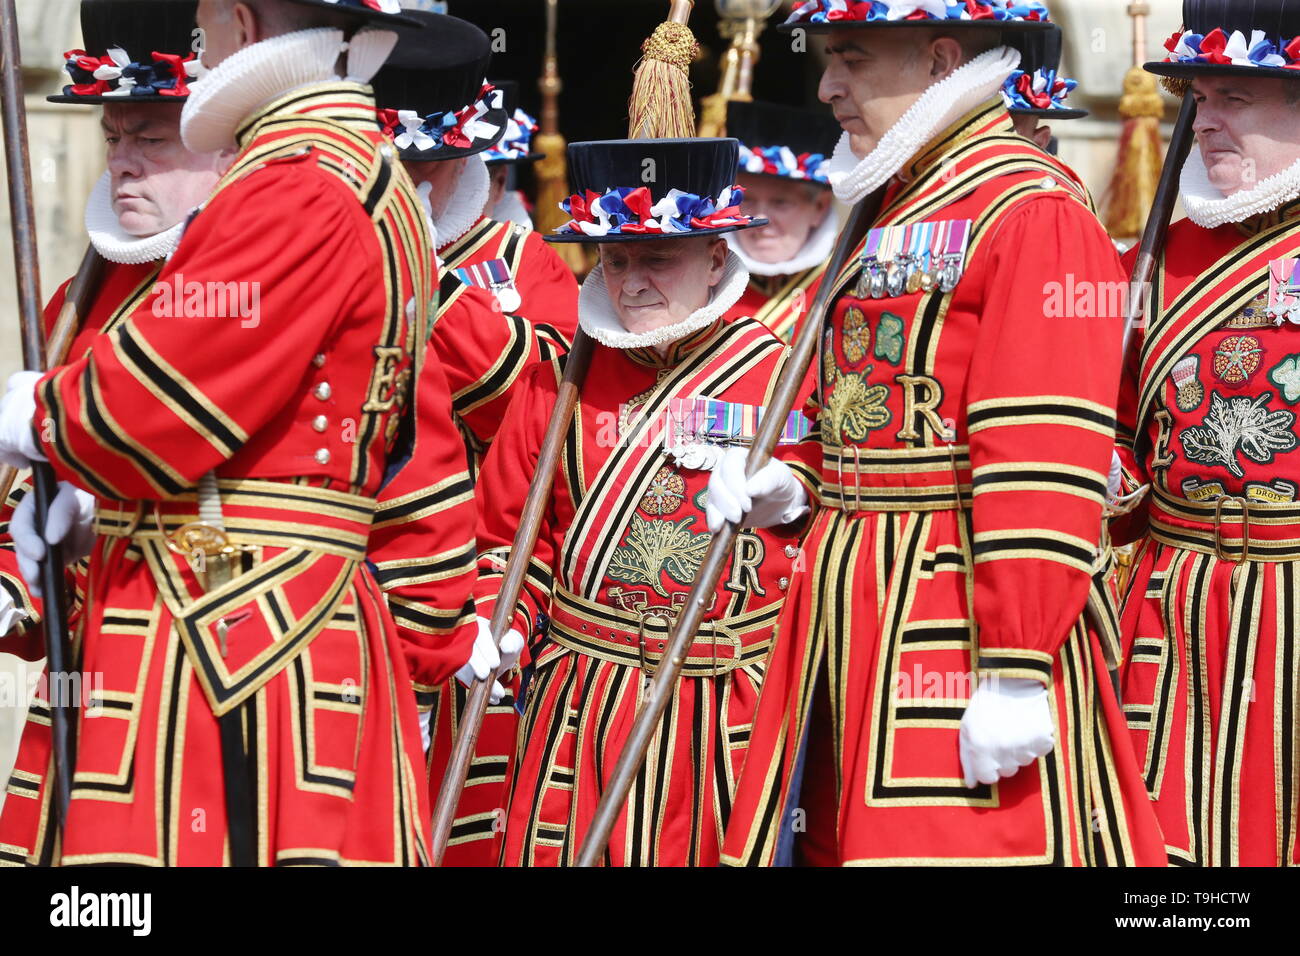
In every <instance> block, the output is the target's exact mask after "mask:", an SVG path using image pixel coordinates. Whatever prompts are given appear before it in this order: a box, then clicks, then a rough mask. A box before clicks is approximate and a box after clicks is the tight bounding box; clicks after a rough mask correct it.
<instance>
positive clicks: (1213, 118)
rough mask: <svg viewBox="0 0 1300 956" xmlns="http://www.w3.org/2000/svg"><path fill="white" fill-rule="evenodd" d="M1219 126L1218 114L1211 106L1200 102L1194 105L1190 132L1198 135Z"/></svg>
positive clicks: (1209, 131) (1212, 130) (1213, 130)
mask: <svg viewBox="0 0 1300 956" xmlns="http://www.w3.org/2000/svg"><path fill="white" fill-rule="evenodd" d="M1220 128H1221V126H1220V120H1219V114H1218V113H1217V112H1216V111H1215V109H1214V108H1213V107H1211V106H1207V105H1206V104H1205V103H1200V104H1198V105H1197V107H1196V118H1195V119H1193V120H1192V132H1194V133H1196V134H1197V135H1198V136H1199V135H1201V134H1203V133H1213V132H1216V131H1217V130H1219V129H1220Z"/></svg>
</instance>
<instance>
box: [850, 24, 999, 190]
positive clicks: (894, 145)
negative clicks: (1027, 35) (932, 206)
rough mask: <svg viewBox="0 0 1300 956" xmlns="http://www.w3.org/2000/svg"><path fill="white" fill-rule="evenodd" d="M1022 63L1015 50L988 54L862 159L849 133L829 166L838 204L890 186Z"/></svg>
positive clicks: (943, 84)
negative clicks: (937, 136) (938, 136)
mask: <svg viewBox="0 0 1300 956" xmlns="http://www.w3.org/2000/svg"><path fill="white" fill-rule="evenodd" d="M1019 63H1020V54H1019V53H1018V52H1017V51H1015V50H1013V49H1011V48H1010V47H1005V46H1000V47H997V48H996V49H993V50H986V51H985V52H984V53H981V54H980V55H979V56H977V57H975V59H973V60H971V61H970V62H969V63H965V64H963V65H961V66H959V67H958V68H957V69H955V70H953V71H952V73H951V74H949V75H948V76H947V77H946V78H944V79H942V80H940V81H939V82H938V83H935V84H934V85H933V86H931V87H930V88H929V89H927V90H926V91H925V92H924V93H922V94H921V95H920V96H919V97H917V100H916V102H915V103H913V104H912V105H911V106H910V107H908V110H907V112H906V113H904V114H903V115H902V116H900V117H899V118H898V122H896V123H895V124H894V125H893V126H891V127H889V131H888V132H887V133H885V135H884V136H882V137H881V138H880V142H879V143H877V144H876V148H875V149H873V150H872V151H871V152H870V153H868V154H867V155H866V156H864V157H863V158H862V159H858V158H857V157H856V156H854V154H853V151H852V149H851V148H850V146H849V134H848V133H844V134H843V135H842V136H841V137H840V141H839V143H838V144H837V145H836V147H835V152H834V153H832V154H831V158H830V163H829V164H828V166H827V169H828V171H829V175H830V181H831V185H832V187H833V188H834V189H835V198H837V199H838V200H839V201H840V202H843V203H849V204H852V203H856V202H858V201H859V200H861V199H862V198H863V197H864V196H866V195H868V194H869V193H872V192H874V191H875V190H876V189H878V188H880V187H881V186H883V185H884V184H885V182H886V181H887V180H888V179H889V177H891V176H893V175H894V174H895V173H897V172H898V171H899V170H900V169H902V168H903V164H904V163H906V162H907V161H908V160H909V159H911V158H912V157H914V156H915V155H916V153H917V151H918V150H919V149H921V147H922V146H924V145H925V144H926V143H928V142H930V140H932V139H934V136H935V134H936V133H939V132H941V131H942V130H944V129H946V128H947V127H949V126H951V125H952V124H953V123H954V122H956V121H957V120H958V119H960V118H961V117H962V116H965V115H966V114H967V113H969V112H970V111H971V110H973V109H974V108H975V107H976V106H978V105H979V104H980V103H982V102H983V101H984V100H987V99H989V98H991V97H992V96H994V95H995V94H996V93H997V92H998V90H999V89H1001V87H1002V84H1003V82H1005V80H1006V78H1007V77H1009V76H1010V75H1011V72H1012V71H1013V70H1014V69H1015V68H1016V66H1017V65H1019Z"/></svg>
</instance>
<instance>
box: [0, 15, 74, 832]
mask: <svg viewBox="0 0 1300 956" xmlns="http://www.w3.org/2000/svg"><path fill="white" fill-rule="evenodd" d="M21 63H22V60H21V54H20V53H19V49H18V16H17V14H16V13H15V12H14V0H0V104H2V105H3V112H4V141H5V165H6V168H7V169H8V173H9V213H10V225H11V226H12V228H13V237H14V272H15V275H16V277H17V280H18V281H17V284H18V313H19V317H20V319H21V320H22V330H23V366H24V367H25V368H27V369H30V370H32V371H41V370H43V369H44V368H45V336H44V334H43V329H42V322H41V273H40V265H39V262H38V260H37V254H36V212H35V207H34V205H33V203H32V177H31V164H30V160H29V158H28V147H27V110H26V106H25V104H24V103H23V81H22V72H21V71H22V67H21ZM32 488H33V494H34V496H35V502H36V527H37V528H41V529H43V528H44V527H45V522H46V518H47V516H48V515H49V510H50V502H51V501H53V500H54V495H55V494H56V493H57V491H58V481H57V479H56V478H55V477H54V469H53V468H51V467H50V465H49V463H48V462H43V461H40V462H33V463H32ZM41 589H42V592H43V594H44V598H45V600H44V608H43V610H44V613H43V615H42V620H43V622H44V625H45V657H46V661H47V664H46V674H47V675H48V677H49V679H50V709H51V717H52V719H51V724H52V727H51V729H52V731H53V749H54V798H55V799H54V807H55V811H56V812H55V818H56V820H57V821H58V822H59V824H60V825H62V824H63V823H64V822H66V820H67V813H68V801H69V798H70V797H71V783H72V777H71V773H70V771H71V768H72V767H73V759H74V755H73V740H72V723H71V720H70V719H69V714H68V707H69V705H75V704H76V703H77V702H76V701H67V700H65V699H64V696H65V694H64V691H65V689H66V688H67V687H69V686H71V685H72V682H71V681H68V680H66V679H65V675H66V674H67V665H68V654H67V640H68V618H67V613H68V611H67V593H66V591H65V590H64V580H63V549H62V548H61V547H59V546H58V545H51V546H50V547H48V548H47V549H46V552H45V560H44V561H43V562H42V563H41Z"/></svg>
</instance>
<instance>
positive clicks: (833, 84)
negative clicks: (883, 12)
mask: <svg viewBox="0 0 1300 956" xmlns="http://www.w3.org/2000/svg"><path fill="white" fill-rule="evenodd" d="M826 55H827V57H828V58H829V60H828V62H827V64H826V70H825V72H823V73H822V79H821V83H820V84H819V86H818V88H817V96H818V98H819V99H820V100H821V101H822V102H823V103H829V104H830V106H831V109H832V110H833V111H834V113H835V118H836V119H837V120H839V124H840V126H841V127H843V128H844V130H845V132H847V133H848V134H849V145H850V146H851V147H852V148H853V153H854V155H855V156H857V157H858V158H859V159H861V158H862V157H864V156H866V155H867V154H868V153H870V152H871V151H872V150H873V149H875V148H876V144H877V143H879V142H880V139H881V137H883V136H884V135H885V133H887V132H888V131H889V128H890V127H891V126H893V125H894V124H895V123H896V122H898V119H899V118H900V117H901V116H902V115H903V114H904V113H905V112H907V110H908V108H909V107H910V106H911V105H912V104H913V103H915V102H916V100H917V98H918V97H919V96H920V95H921V94H922V93H924V92H925V91H926V90H927V89H928V88H929V87H931V86H933V85H934V84H935V83H937V82H939V81H940V80H942V79H944V78H945V77H947V76H948V75H949V74H950V73H952V71H953V70H955V69H956V68H957V67H958V66H959V65H960V64H961V58H962V53H961V45H960V44H959V43H958V42H957V41H956V40H954V39H953V38H952V37H946V36H935V35H933V34H931V33H930V32H928V31H924V32H921V33H920V34H919V35H912V31H911V28H907V29H902V30H852V31H844V32H843V33H842V34H836V33H831V34H829V36H828V38H827V42H826Z"/></svg>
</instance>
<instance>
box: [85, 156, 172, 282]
mask: <svg viewBox="0 0 1300 956" xmlns="http://www.w3.org/2000/svg"><path fill="white" fill-rule="evenodd" d="M112 189H113V177H112V176H110V175H109V174H108V173H104V175H103V176H101V177H99V182H97V183H95V188H94V189H93V190H91V193H90V199H88V200H87V201H86V232H87V233H89V234H90V244H91V245H93V246H94V247H95V251H96V252H98V253H99V254H100V255H101V256H103V257H104V258H105V259H107V260H108V261H109V262H116V263H119V264H121V265H131V266H136V265H141V264H143V263H146V262H156V261H157V260H159V259H167V258H170V257H171V254H172V253H173V252H175V251H176V246H177V245H178V244H179V243H180V241H181V233H183V232H184V231H185V220H184V219H182V220H181V221H180V222H178V223H177V224H176V225H174V226H172V227H171V228H170V229H164V230H163V231H162V232H160V233H156V234H155V235H152V236H145V237H144V238H140V237H139V236H133V235H131V234H130V233H129V232H127V231H126V230H125V229H123V228H122V224H121V223H120V222H118V219H117V214H116V213H115V212H113V197H112Z"/></svg>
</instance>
